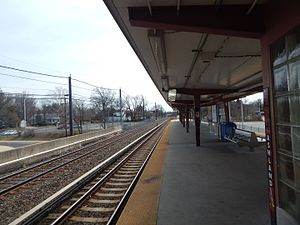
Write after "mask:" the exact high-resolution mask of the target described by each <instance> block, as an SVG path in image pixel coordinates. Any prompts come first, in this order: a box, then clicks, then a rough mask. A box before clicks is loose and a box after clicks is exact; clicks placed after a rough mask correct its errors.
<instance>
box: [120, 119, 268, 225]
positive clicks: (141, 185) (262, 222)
mask: <svg viewBox="0 0 300 225" xmlns="http://www.w3.org/2000/svg"><path fill="white" fill-rule="evenodd" d="M264 148H265V147H264V146H262V147H260V148H256V149H255V151H254V152H250V151H249V149H248V148H246V147H238V146H237V145H234V144H233V143H224V142H220V141H219V140H218V139H217V137H216V136H215V135H214V134H211V133H209V129H208V127H207V126H206V125H201V146H200V147H196V145H195V129H194V126H193V124H191V125H190V132H189V133H186V131H185V128H183V127H182V125H181V124H180V122H179V121H178V120H173V121H171V122H170V124H169V126H168V127H167V129H166V130H165V132H164V135H163V137H162V139H161V141H160V143H159V144H158V146H157V148H156V150H155V151H154V153H153V155H152V157H151V159H150V160H149V163H148V164H147V166H146V168H145V170H144V171H143V174H142V176H141V177H140V179H139V182H138V184H137V185H136V188H135V190H134V191H133V193H132V195H131V197H130V199H129V201H128V203H127V205H126V206H125V208H124V210H123V212H122V215H121V216H120V218H119V221H118V223H117V224H118V225H154V224H157V225H177V224H178V225H179V224H180V225H184V224H188V225H193V224H195V225H196V224H197V225H269V224H270V220H269V211H268V201H267V200H268V199H267V198H268V196H267V169H266V156H265V149H264Z"/></svg>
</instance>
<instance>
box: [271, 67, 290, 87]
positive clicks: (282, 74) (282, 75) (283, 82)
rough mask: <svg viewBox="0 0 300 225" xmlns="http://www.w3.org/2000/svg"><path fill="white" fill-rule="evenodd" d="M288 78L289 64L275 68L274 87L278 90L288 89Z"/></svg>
mask: <svg viewBox="0 0 300 225" xmlns="http://www.w3.org/2000/svg"><path fill="white" fill-rule="evenodd" d="M287 79H288V70H287V66H282V67H280V68H278V69H276V70H274V88H275V91H276V92H278V91H287V90H288V81H287Z"/></svg>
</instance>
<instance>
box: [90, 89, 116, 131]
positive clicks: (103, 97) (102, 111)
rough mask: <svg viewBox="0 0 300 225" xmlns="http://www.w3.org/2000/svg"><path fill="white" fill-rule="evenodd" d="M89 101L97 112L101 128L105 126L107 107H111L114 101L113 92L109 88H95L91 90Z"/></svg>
mask: <svg viewBox="0 0 300 225" xmlns="http://www.w3.org/2000/svg"><path fill="white" fill-rule="evenodd" d="M91 102H92V105H93V107H94V108H95V109H96V110H97V112H98V113H99V119H100V120H102V123H103V128H104V129H105V128H106V121H107V116H108V110H107V109H109V108H112V107H113V105H114V102H115V93H114V92H113V91H112V90H111V89H106V88H95V89H94V90H93V92H92V96H91Z"/></svg>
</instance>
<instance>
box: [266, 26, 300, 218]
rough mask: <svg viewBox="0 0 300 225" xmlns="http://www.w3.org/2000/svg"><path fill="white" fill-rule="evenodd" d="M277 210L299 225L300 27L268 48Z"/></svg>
mask: <svg viewBox="0 0 300 225" xmlns="http://www.w3.org/2000/svg"><path fill="white" fill-rule="evenodd" d="M271 60H272V62H271V65H272V74H273V82H274V96H273V97H274V102H275V123H276V139H277V142H276V144H277V159H278V163H277V165H278V176H279V177H278V180H279V185H278V187H279V198H280V199H279V206H280V207H281V208H282V209H284V210H286V211H287V212H288V213H289V214H291V215H292V216H293V217H294V218H295V219H296V220H297V221H298V222H300V26H298V27H296V28H295V29H293V30H292V31H290V32H289V33H287V34H286V35H285V37H283V38H281V39H280V40H278V41H277V42H276V43H274V44H273V45H272V46H271Z"/></svg>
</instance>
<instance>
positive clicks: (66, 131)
mask: <svg viewBox="0 0 300 225" xmlns="http://www.w3.org/2000/svg"><path fill="white" fill-rule="evenodd" d="M64 104H65V121H64V122H65V136H66V137H67V136H68V130H67V102H66V97H65V96H64Z"/></svg>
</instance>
